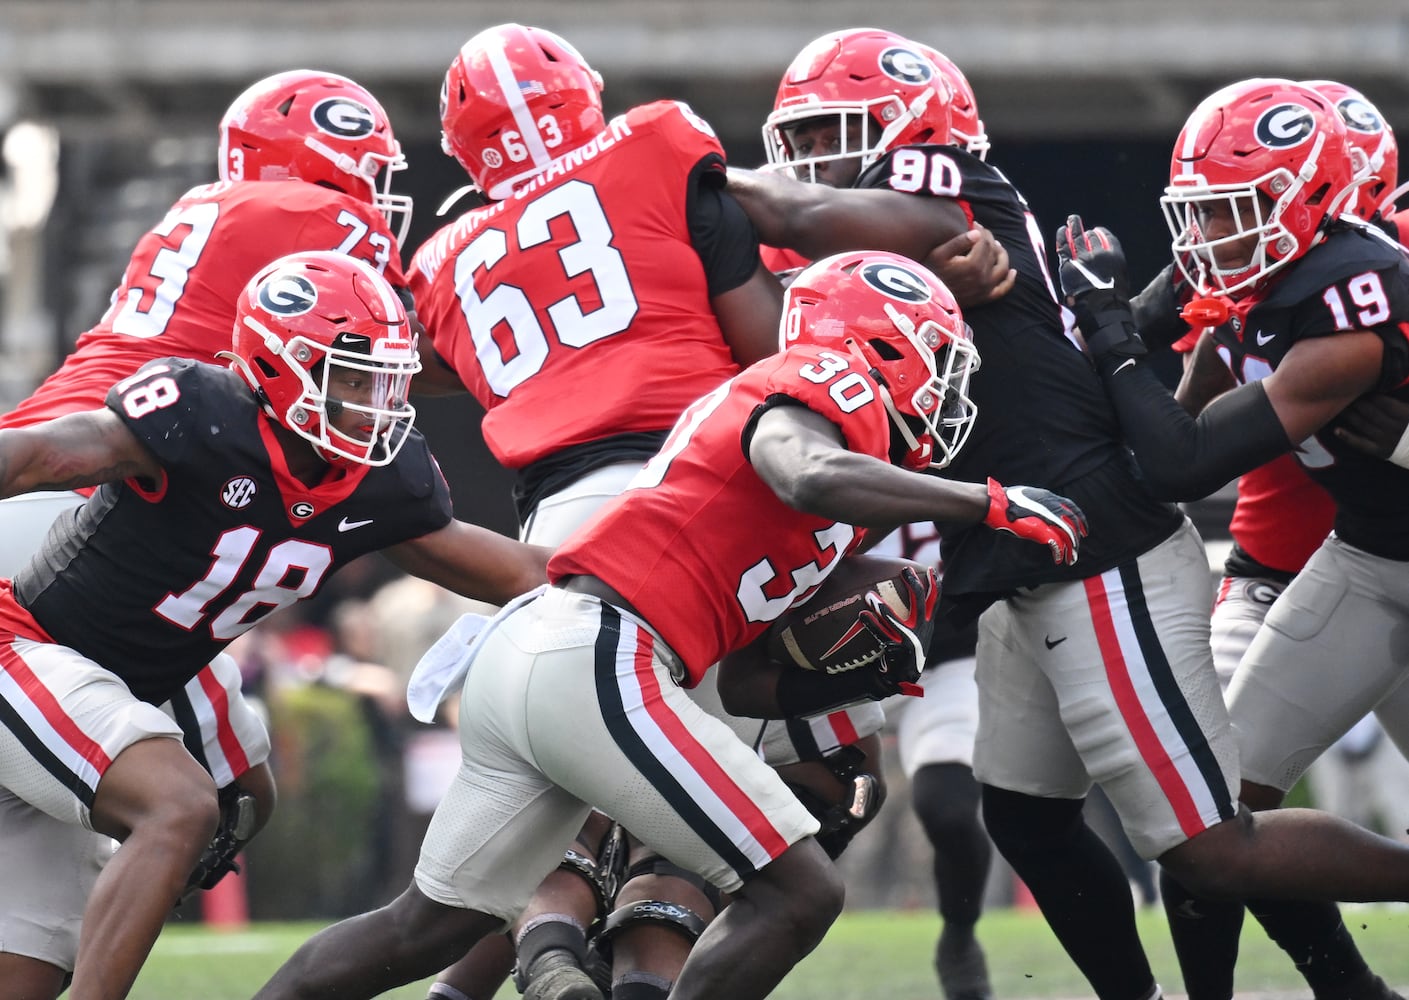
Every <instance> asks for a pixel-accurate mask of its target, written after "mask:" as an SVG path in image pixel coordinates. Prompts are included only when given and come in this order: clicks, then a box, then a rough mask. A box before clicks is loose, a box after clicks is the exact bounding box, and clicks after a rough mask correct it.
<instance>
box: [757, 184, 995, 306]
mask: <svg viewBox="0 0 1409 1000" xmlns="http://www.w3.org/2000/svg"><path fill="white" fill-rule="evenodd" d="M729 193H730V194H732V195H733V196H734V197H735V198H736V199H738V202H739V204H740V205H742V206H743V209H744V211H745V212H747V213H748V216H749V218H750V219H752V220H753V224H754V226H755V227H756V228H757V229H758V235H759V239H761V240H762V241H763V242H764V243H767V244H769V245H770V246H777V247H787V248H788V249H791V250H796V251H797V252H798V253H801V254H804V255H806V256H807V257H808V258H810V259H812V260H816V259H818V258H820V257H827V256H830V255H831V254H834V253H840V252H842V251H843V250H857V249H863V248H870V249H876V250H890V251H892V252H894V253H899V254H903V255H904V256H906V257H909V258H911V259H912V260H920V261H923V260H924V259H925V258H926V257H927V256H929V254H930V252H931V251H932V250H934V249H935V248H936V247H938V246H940V245H942V244H944V243H946V242H947V241H948V240H951V239H953V238H954V237H956V236H959V235H960V234H961V233H964V232H966V231H967V230H968V229H969V222H968V219H967V218H966V217H965V216H964V213H963V210H962V209H960V208H959V206H958V205H957V204H955V202H954V201H953V200H951V199H949V198H931V197H918V196H916V195H912V194H903V193H901V192H899V191H890V190H884V189H881V188H845V189H839V188H832V187H828V186H827V185H825V184H807V183H804V182H803V181H799V180H797V179H795V178H792V177H787V176H785V175H783V174H771V173H762V172H760V171H756V170H742V169H740V168H738V167H730V168H729ZM939 276H940V277H941V278H944V277H945V275H944V272H943V271H940V272H939ZM960 304H961V305H965V304H968V303H965V302H964V301H963V300H962V299H960Z"/></svg>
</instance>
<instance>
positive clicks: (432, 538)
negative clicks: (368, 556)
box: [384, 520, 552, 604]
mask: <svg viewBox="0 0 1409 1000" xmlns="http://www.w3.org/2000/svg"><path fill="white" fill-rule="evenodd" d="M384 554H385V555H386V557H387V558H388V559H390V560H391V561H392V562H394V563H395V564H396V565H397V566H399V567H400V568H401V569H403V570H404V571H406V572H407V573H410V574H411V575H412V576H419V577H420V578H421V579H423V580H429V581H430V582H431V583H435V584H439V585H440V586H442V587H444V588H445V589H446V590H451V591H454V592H455V593H457V594H460V595H462V596H464V597H469V598H471V599H473V600H477V601H488V602H489V603H490V604H504V603H506V602H507V601H509V600H511V599H512V598H515V597H517V596H518V595H519V594H522V593H526V592H527V591H530V590H532V589H533V588H534V587H537V586H538V585H539V584H541V583H547V582H548V574H547V566H548V557H549V556H550V555H552V549H548V548H545V547H543V546H542V545H526V544H524V543H523V542H520V541H517V540H516V539H513V538H507V537H505V536H504V535H501V534H499V533H498V532H496V531H490V530H489V529H488V528H482V527H480V526H479V525H477V524H468V523H466V522H465V521H456V520H452V521H451V522H450V523H449V524H447V525H446V526H445V527H443V528H441V529H439V530H437V531H432V532H431V533H430V534H428V535H422V536H421V537H420V538H413V539H411V540H410V541H408V542H402V543H400V544H399V545H394V546H392V547H391V548H389V549H386V550H384Z"/></svg>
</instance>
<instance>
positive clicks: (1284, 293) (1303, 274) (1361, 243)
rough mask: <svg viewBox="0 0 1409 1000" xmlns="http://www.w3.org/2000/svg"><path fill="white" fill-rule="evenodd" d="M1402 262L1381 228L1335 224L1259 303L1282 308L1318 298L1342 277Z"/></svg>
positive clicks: (1400, 250) (1401, 254) (1387, 268)
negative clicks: (1323, 238) (1322, 239)
mask: <svg viewBox="0 0 1409 1000" xmlns="http://www.w3.org/2000/svg"><path fill="white" fill-rule="evenodd" d="M1404 264H1405V256H1404V251H1403V249H1401V248H1400V247H1399V246H1398V244H1396V243H1394V242H1393V241H1392V240H1390V239H1389V237H1388V236H1386V235H1385V234H1384V232H1383V231H1382V230H1379V229H1372V228H1371V227H1369V226H1366V225H1360V224H1356V225H1351V224H1343V225H1337V226H1336V227H1335V228H1333V229H1332V230H1331V232H1330V234H1329V235H1328V236H1327V237H1326V239H1325V240H1324V241H1322V242H1321V243H1319V244H1317V245H1316V246H1314V247H1312V248H1311V249H1310V250H1308V251H1307V252H1306V253H1305V254H1304V255H1303V256H1302V258H1301V259H1300V260H1298V261H1296V262H1295V263H1294V264H1292V265H1291V266H1290V267H1289V268H1287V270H1286V272H1285V273H1284V274H1283V275H1282V277H1281V279H1280V280H1279V281H1276V282H1275V283H1274V284H1273V285H1272V287H1271V288H1270V289H1269V290H1268V293H1267V297H1266V298H1265V299H1263V300H1262V302H1261V304H1262V305H1264V306H1267V307H1270V308H1274V309H1275V308H1285V307H1287V306H1291V305H1295V304H1296V303H1298V302H1301V301H1302V300H1304V299H1308V298H1312V297H1318V296H1320V295H1321V293H1322V292H1324V291H1325V290H1326V289H1327V288H1329V287H1330V286H1332V285H1334V284H1336V283H1337V282H1340V281H1344V280H1345V279H1346V278H1350V277H1354V276H1355V275H1357V274H1363V273H1364V272H1366V271H1385V270H1389V269H1391V268H1396V267H1401V266H1403V265H1404Z"/></svg>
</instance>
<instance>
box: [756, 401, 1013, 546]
mask: <svg viewBox="0 0 1409 1000" xmlns="http://www.w3.org/2000/svg"><path fill="white" fill-rule="evenodd" d="M748 456H749V461H750V462H751V463H752V464H753V467H754V469H755V471H757V472H758V475H759V477H760V478H761V479H762V480H763V481H764V482H765V483H767V484H768V487H769V488H770V489H771V490H772V491H773V492H774V493H776V494H777V495H778V498H779V499H780V500H782V501H783V502H784V503H785V504H787V505H788V506H789V507H792V508H793V509H794V510H800V511H802V512H803V513H804V514H813V515H816V516H817V517H825V518H828V519H830V520H834V521H842V522H844V523H846V524H854V525H858V526H861V527H866V528H869V529H876V530H882V531H890V530H893V529H894V527H895V526H896V525H900V524H904V523H906V522H909V521H926V520H936V521H949V522H953V523H956V524H970V523H973V522H976V521H982V520H983V518H984V515H985V514H986V513H987V511H988V492H987V490H985V489H984V487H983V486H981V485H979V484H978V483H955V482H948V481H946V480H943V479H938V478H936V477H934V476H923V475H917V474H916V473H913V472H908V471H906V470H905V469H901V468H898V467H896V466H894V465H891V464H890V463H888V462H883V461H881V460H880V459H877V458H873V457H871V456H870V455H862V454H859V453H857V452H853V451H850V450H848V449H847V447H846V441H845V439H844V438H843V436H842V432H841V429H840V428H839V427H837V425H836V424H834V423H832V422H831V421H830V420H828V419H827V418H826V417H824V416H823V415H822V414H820V413H817V412H816V411H814V410H810V409H808V408H807V407H805V406H789V405H779V406H774V407H772V408H771V409H769V410H767V411H766V412H765V413H764V414H763V415H762V416H760V417H759V418H758V423H757V426H756V428H755V430H754V432H753V437H752V438H751V439H750V441H749V451H748Z"/></svg>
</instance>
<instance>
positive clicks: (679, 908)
mask: <svg viewBox="0 0 1409 1000" xmlns="http://www.w3.org/2000/svg"><path fill="white" fill-rule="evenodd" d="M641 875H663V876H669V877H671V878H678V879H683V880H685V881H686V882H688V883H690V884H691V885H693V886H694V887H695V888H696V889H698V890H699V891H700V892H701V893H703V894H704V896H705V898H706V899H708V900H709V901H710V903H711V905H713V907H714V912H715V913H718V912H719V909H720V906H721V904H722V902H723V901H722V899H721V897H720V893H719V889H718V888H717V887H716V886H714V885H711V884H710V883H709V882H707V881H705V880H704V879H703V878H701V877H700V876H699V875H696V874H695V873H694V872H692V871H688V870H686V869H684V868H681V867H680V866H679V865H677V864H674V863H673V862H670V861H667V860H666V859H665V858H662V857H661V856H660V855H658V854H652V855H650V856H649V857H646V858H644V859H642V860H641V861H638V862H636V863H635V864H634V865H632V866H631V867H630V868H628V869H627V870H626V871H625V872H624V873H623V875H622V879H621V884H622V885H626V884H627V883H628V882H630V881H631V880H632V879H634V878H636V877H638V876H641ZM711 919H713V917H712V916H711V917H708V918H707V917H703V916H701V915H700V914H698V913H696V912H695V911H694V910H693V909H691V908H690V907H688V906H686V905H684V904H683V903H677V902H674V901H671V900H661V899H642V900H637V901H636V902H634V903H623V904H621V905H620V906H618V907H617V908H616V909H614V910H613V911H612V912H611V913H609V914H608V915H607V916H606V918H605V919H603V920H601V921H599V922H598V923H597V925H596V927H595V931H594V933H593V935H592V940H591V941H590V945H591V948H592V951H593V952H594V953H595V954H596V955H598V956H600V957H601V958H602V959H603V960H605V962H606V963H607V966H608V967H609V968H610V965H611V953H612V938H614V937H615V936H616V935H617V934H619V933H620V932H621V931H622V930H624V929H626V928H629V927H631V926H633V925H634V926H640V925H643V924H655V925H657V926H663V927H669V928H670V929H671V930H674V931H676V932H678V933H680V934H682V935H684V937H685V938H686V940H688V941H689V942H690V943H691V944H692V945H693V944H694V942H695V940H696V939H697V938H698V937H699V936H700V935H701V934H703V933H704V929H705V928H706V927H707V926H709V921H710V920H711Z"/></svg>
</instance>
